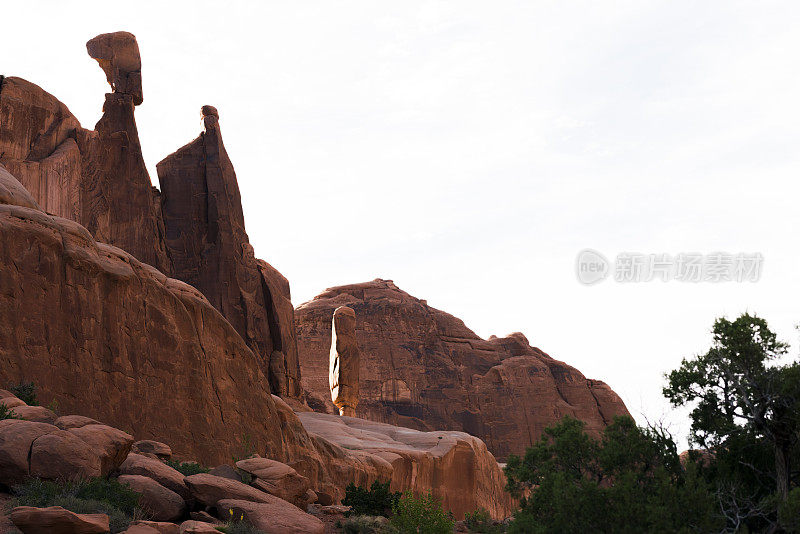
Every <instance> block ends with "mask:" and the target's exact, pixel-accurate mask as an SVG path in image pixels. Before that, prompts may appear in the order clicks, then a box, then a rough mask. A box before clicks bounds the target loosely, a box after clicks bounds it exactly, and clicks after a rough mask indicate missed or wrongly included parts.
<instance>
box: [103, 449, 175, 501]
mask: <svg viewBox="0 0 800 534" xmlns="http://www.w3.org/2000/svg"><path fill="white" fill-rule="evenodd" d="M119 472H120V473H121V474H122V475H141V476H143V477H147V478H151V479H153V480H155V481H156V482H158V483H159V484H160V485H162V486H164V487H165V488H167V489H169V490H171V491H173V492H175V493H177V494H178V495H180V496H181V498H182V499H183V500H188V499H189V498H190V493H189V488H187V487H186V484H185V483H184V479H185V478H186V477H184V476H183V475H182V474H181V473H180V472H179V471H176V470H175V469H173V468H171V467H170V466H168V465H167V464H165V463H163V462H160V461H158V460H155V459H153V458H148V457H147V456H142V455H141V454H135V453H130V454H129V455H128V457H127V458H125V461H124V462H122V465H120V466H119Z"/></svg>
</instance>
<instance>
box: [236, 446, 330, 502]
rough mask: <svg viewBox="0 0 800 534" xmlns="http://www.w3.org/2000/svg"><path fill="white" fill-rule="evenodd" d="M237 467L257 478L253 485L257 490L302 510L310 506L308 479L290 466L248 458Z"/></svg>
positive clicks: (239, 462) (237, 464) (238, 463)
mask: <svg viewBox="0 0 800 534" xmlns="http://www.w3.org/2000/svg"><path fill="white" fill-rule="evenodd" d="M236 467H238V468H239V469H241V470H242V471H245V472H247V473H250V474H251V475H253V476H254V477H255V480H253V482H252V484H253V486H255V487H256V488H258V489H260V490H262V491H265V492H267V493H269V494H270V495H274V496H276V497H280V498H281V499H283V500H285V501H289V502H290V503H292V504H294V505H296V506H299V507H301V508H304V507H305V506H306V505H307V504H308V500H309V497H310V496H309V495H307V492H308V491H309V487H310V484H309V481H308V479H307V478H306V477H304V476H302V475H300V474H298V473H297V471H295V470H294V469H292V468H291V467H289V466H288V465H286V464H284V463H281V462H277V461H275V460H269V459H267V458H248V459H246V460H240V461H238V462H236ZM314 497H316V495H315V496H314Z"/></svg>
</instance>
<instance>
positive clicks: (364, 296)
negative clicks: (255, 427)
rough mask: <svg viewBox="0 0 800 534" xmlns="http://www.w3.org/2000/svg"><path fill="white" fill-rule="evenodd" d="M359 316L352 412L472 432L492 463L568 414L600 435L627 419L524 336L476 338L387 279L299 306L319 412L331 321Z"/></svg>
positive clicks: (307, 381)
mask: <svg viewBox="0 0 800 534" xmlns="http://www.w3.org/2000/svg"><path fill="white" fill-rule="evenodd" d="M340 306H348V307H350V308H352V309H353V310H354V311H355V336H356V339H357V341H358V346H359V349H360V354H361V357H360V372H359V375H360V381H359V383H360V386H359V404H358V407H357V409H356V415H357V416H358V417H363V418H365V419H370V420H373V421H380V422H386V423H391V424H396V425H402V426H407V427H411V428H416V429H421V430H436V429H449V430H461V431H464V432H468V433H470V434H472V435H474V436H478V437H479V438H481V439H482V440H484V441H485V442H486V445H487V447H488V448H489V450H490V451H492V452H493V453H494V454H495V455H496V456H497V457H499V458H505V457H506V456H507V455H508V454H510V453H516V454H519V453H522V452H524V450H525V447H526V446H529V445H531V444H532V443H533V442H534V441H536V440H538V439H539V437H540V436H541V434H542V432H543V430H544V429H545V427H547V426H548V425H551V424H553V423H555V422H556V421H558V420H560V419H561V418H562V417H563V416H565V415H571V416H574V417H577V418H578V419H581V420H583V421H585V422H586V425H587V429H588V430H589V431H591V432H595V433H596V432H599V431H600V430H602V429H603V428H604V427H605V426H606V425H607V424H608V423H610V422H611V420H612V419H613V417H614V416H615V415H628V410H627V409H626V407H625V405H624V403H623V402H622V400H621V399H620V398H619V396H617V395H616V394H615V393H614V392H613V391H612V390H611V389H610V388H609V387H608V386H607V385H606V384H605V383H603V382H601V381H599V380H590V379H587V378H586V377H584V376H583V375H582V374H581V373H580V371H578V370H577V369H575V368H573V367H571V366H569V365H567V364H565V363H564V362H560V361H558V360H555V359H553V358H551V357H550V356H548V355H547V354H545V353H544V352H542V351H541V350H539V349H538V348H536V347H532V346H531V345H530V344H529V343H528V340H527V339H526V338H525V336H524V335H522V334H520V333H515V334H511V335H509V336H508V337H504V338H497V337H492V338H490V339H488V340H485V339H481V338H480V337H478V336H477V335H476V334H475V333H474V332H472V331H471V330H470V329H469V328H467V327H466V326H465V325H464V323H463V322H462V321H461V320H460V319H457V318H456V317H453V316H452V315H449V314H447V313H445V312H442V311H439V310H436V309H434V308H431V307H430V306H428V305H427V303H426V302H425V301H424V300H420V299H417V298H415V297H413V296H411V295H409V294H408V293H406V292H404V291H402V290H400V289H399V288H398V287H397V286H395V285H394V283H393V282H391V281H390V280H380V279H378V280H374V281H372V282H366V283H362V284H352V285H346V286H339V287H334V288H331V289H328V290H326V291H324V292H323V293H321V294H320V295H318V296H317V297H315V298H314V299H313V300H311V301H309V302H306V303H305V304H302V305H300V306H299V307H298V308H297V309H296V310H295V319H296V324H297V337H298V349H299V352H300V361H301V374H302V377H303V387H304V388H305V390H306V391H307V392H309V395H310V398H309V402H310V404H311V405H312V407H314V408H315V409H316V410H320V411H326V412H328V413H337V410H336V407H335V406H334V405H333V403H332V402H331V401H330V396H329V395H328V390H329V384H328V363H329V349H330V339H331V318H332V316H333V312H334V310H335V309H336V308H338V307H340Z"/></svg>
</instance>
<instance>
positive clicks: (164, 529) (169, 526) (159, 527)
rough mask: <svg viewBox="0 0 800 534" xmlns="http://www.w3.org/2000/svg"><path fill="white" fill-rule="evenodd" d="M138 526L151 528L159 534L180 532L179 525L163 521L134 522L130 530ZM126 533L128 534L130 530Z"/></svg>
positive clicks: (176, 533)
mask: <svg viewBox="0 0 800 534" xmlns="http://www.w3.org/2000/svg"><path fill="white" fill-rule="evenodd" d="M138 526H142V527H148V528H151V529H153V530H155V531H156V532H158V533H159V534H179V533H180V530H181V527H180V525H177V524H175V523H167V522H163V521H134V522H133V523H131V528H132V527H138ZM128 532H130V528H129V529H128Z"/></svg>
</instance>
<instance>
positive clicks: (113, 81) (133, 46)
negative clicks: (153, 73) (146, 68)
mask: <svg viewBox="0 0 800 534" xmlns="http://www.w3.org/2000/svg"><path fill="white" fill-rule="evenodd" d="M86 50H87V51H88V52H89V56H91V57H92V58H94V59H96V60H97V62H98V63H99V64H100V68H102V69H103V72H105V73H106V79H107V80H108V83H109V85H110V86H111V88H112V89H113V91H114V92H115V93H123V94H129V95H131V96H132V97H133V102H134V104H136V105H137V106H138V105H139V104H141V103H142V99H143V97H142V61H141V58H140V57H139V44H138V43H137V42H136V37H134V35H133V34H132V33H128V32H114V33H103V34H101V35H98V36H97V37H95V38H94V39H92V40H90V41H89V42H88V43H86Z"/></svg>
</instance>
